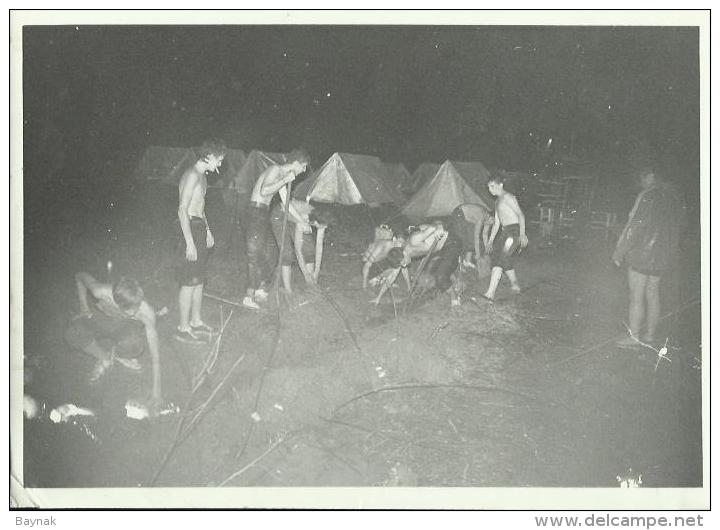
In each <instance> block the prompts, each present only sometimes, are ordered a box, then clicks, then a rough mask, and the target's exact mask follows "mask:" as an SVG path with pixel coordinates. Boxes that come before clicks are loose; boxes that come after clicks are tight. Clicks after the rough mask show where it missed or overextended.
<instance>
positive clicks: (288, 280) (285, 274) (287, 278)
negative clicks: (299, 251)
mask: <svg viewBox="0 0 720 530" xmlns="http://www.w3.org/2000/svg"><path fill="white" fill-rule="evenodd" d="M280 275H281V276H282V282H283V287H284V288H285V290H286V291H287V292H288V293H292V265H283V266H282V269H281V270H280Z"/></svg>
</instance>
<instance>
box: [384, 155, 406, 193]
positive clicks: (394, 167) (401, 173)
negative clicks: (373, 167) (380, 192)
mask: <svg viewBox="0 0 720 530" xmlns="http://www.w3.org/2000/svg"><path fill="white" fill-rule="evenodd" d="M385 168H386V169H387V173H388V176H389V177H390V180H389V183H390V186H391V187H392V188H393V189H394V190H395V191H396V192H397V193H403V190H404V189H405V185H406V183H407V182H408V180H409V179H410V178H411V175H410V172H409V171H408V170H407V168H406V167H405V165H404V164H402V163H401V162H385Z"/></svg>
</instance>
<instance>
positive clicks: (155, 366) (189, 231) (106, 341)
mask: <svg viewBox="0 0 720 530" xmlns="http://www.w3.org/2000/svg"><path fill="white" fill-rule="evenodd" d="M226 152H227V147H226V146H225V144H224V143H223V142H222V141H219V140H209V141H206V142H205V143H204V144H203V145H202V146H201V147H200V148H199V149H198V150H197V153H196V154H197V160H196V162H195V164H194V165H193V166H191V167H190V168H188V169H187V170H186V171H185V173H184V174H183V176H182V178H181V179H180V182H179V184H178V194H179V201H178V220H179V224H180V233H181V235H182V238H183V243H184V245H183V247H184V251H183V255H182V257H181V258H180V259H179V262H178V266H177V268H176V279H177V281H178V283H179V284H180V290H179V294H178V308H179V323H178V326H177V329H176V332H175V338H176V339H177V340H179V341H182V342H186V343H191V344H202V343H206V342H207V341H206V340H203V339H207V337H208V335H212V334H213V333H214V332H215V330H214V329H213V328H212V327H211V326H210V325H209V324H207V323H205V322H204V321H203V319H202V316H201V315H202V299H203V289H204V285H205V281H206V278H207V267H208V258H209V256H210V250H211V249H212V248H213V246H214V245H215V238H214V236H213V233H212V230H211V228H210V225H209V224H208V221H207V217H206V215H205V195H206V192H207V176H206V174H207V173H211V172H217V171H218V170H219V168H220V167H221V165H222V162H223V159H224V157H225V154H226ZM308 162H309V158H308V156H307V154H306V153H305V152H304V151H302V150H296V151H293V153H291V154H290V156H289V157H288V159H287V162H286V163H284V164H280V165H273V166H270V167H268V168H267V169H266V170H265V171H264V172H263V173H262V174H261V175H260V176H259V177H258V179H257V181H256V183H255V186H254V188H253V191H252V195H251V197H250V205H249V208H248V211H249V215H248V218H247V220H246V226H245V238H246V246H247V254H248V255H247V267H248V274H247V276H248V278H247V280H248V288H247V292H246V296H245V298H244V299H243V302H242V303H243V305H244V306H245V307H248V308H250V309H259V308H260V305H259V304H261V303H262V302H264V301H265V299H266V298H267V286H268V285H269V283H270V281H271V279H272V278H271V275H272V271H273V269H274V267H273V264H272V263H270V253H269V251H268V240H269V238H270V237H273V236H274V238H275V240H276V242H277V245H278V247H280V248H281V249H282V253H281V258H280V267H281V277H282V281H283V287H284V289H285V290H286V291H287V292H289V293H290V292H292V282H291V270H292V264H293V262H294V261H297V263H298V265H299V267H300V270H301V272H302V274H303V277H304V278H305V281H306V282H307V283H308V284H315V283H317V280H318V276H319V272H320V264H321V261H322V249H323V240H324V233H325V229H326V228H327V226H328V224H329V223H330V222H331V213H330V212H329V210H322V209H319V208H316V207H315V206H313V205H311V204H310V203H309V202H306V201H300V200H296V199H291V198H290V196H289V194H288V190H289V184H290V183H291V182H293V181H294V180H295V178H296V177H297V176H298V175H300V174H302V173H304V172H305V170H306V167H307V164H308ZM276 194H278V195H279V197H280V201H279V203H278V204H277V206H276V207H275V208H273V209H272V210H271V203H272V200H273V198H274V197H275V195H276ZM313 228H315V229H316V232H317V236H316V237H313ZM293 254H294V255H293ZM76 286H77V293H78V298H79V304H80V309H81V311H80V313H79V314H78V315H76V316H75V317H73V319H72V321H71V324H70V326H69V327H68V329H67V331H66V335H65V337H66V340H67V342H68V343H69V344H70V346H72V347H74V348H75V349H78V350H81V351H83V352H85V353H86V354H88V355H89V356H90V357H91V358H93V359H94V360H95V366H94V368H93V370H92V372H91V374H90V381H91V382H95V381H98V380H99V379H100V378H101V377H102V376H103V375H104V374H105V373H106V372H107V371H108V370H109V369H110V368H111V367H113V366H116V365H119V366H122V367H125V368H127V369H129V370H132V371H136V372H139V371H142V369H143V366H142V364H141V363H140V361H139V359H140V356H141V354H142V353H143V352H144V350H145V344H147V347H148V350H149V353H150V357H151V362H152V390H151V395H150V399H149V400H148V409H149V412H150V414H151V415H155V414H158V413H159V411H160V407H161V404H162V403H161V402H162V392H161V373H160V356H159V345H158V334H157V329H156V311H155V310H154V309H153V307H152V306H151V305H150V304H149V303H148V302H147V301H146V300H145V296H144V293H143V290H142V288H141V287H140V285H139V284H138V282H137V281H135V280H133V279H130V278H121V279H120V280H119V281H117V282H116V283H115V284H108V283H103V282H100V281H98V280H97V279H95V278H94V277H92V276H91V275H90V274H87V273H84V272H80V273H78V274H77V275H76ZM88 294H89V295H91V296H92V298H93V299H94V304H92V305H91V304H90V303H89V301H88Z"/></svg>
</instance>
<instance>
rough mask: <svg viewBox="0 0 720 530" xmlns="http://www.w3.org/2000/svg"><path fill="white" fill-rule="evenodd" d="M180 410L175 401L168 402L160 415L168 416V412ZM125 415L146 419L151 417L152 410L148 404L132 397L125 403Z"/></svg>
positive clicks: (134, 418) (136, 418) (174, 412)
mask: <svg viewBox="0 0 720 530" xmlns="http://www.w3.org/2000/svg"><path fill="white" fill-rule="evenodd" d="M178 412H180V407H179V406H178V405H175V404H174V403H168V404H167V405H166V406H165V407H163V408H162V409H161V410H160V416H167V415H168V414H177V413H178ZM125 415H126V416H127V417H128V418H130V419H133V420H144V419H145V418H148V417H150V411H149V410H148V408H147V406H146V405H144V404H142V403H140V402H139V401H137V400H134V399H131V400H128V402H127V403H125Z"/></svg>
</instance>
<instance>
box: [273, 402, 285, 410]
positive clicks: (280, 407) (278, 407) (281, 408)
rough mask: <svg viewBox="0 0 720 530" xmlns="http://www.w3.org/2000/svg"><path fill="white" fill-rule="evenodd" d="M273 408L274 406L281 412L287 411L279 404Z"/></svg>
mask: <svg viewBox="0 0 720 530" xmlns="http://www.w3.org/2000/svg"><path fill="white" fill-rule="evenodd" d="M273 406H274V407H275V408H276V409H278V410H280V411H282V410H285V409H284V408H283V406H282V405H280V404H279V403H275V405H273Z"/></svg>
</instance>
